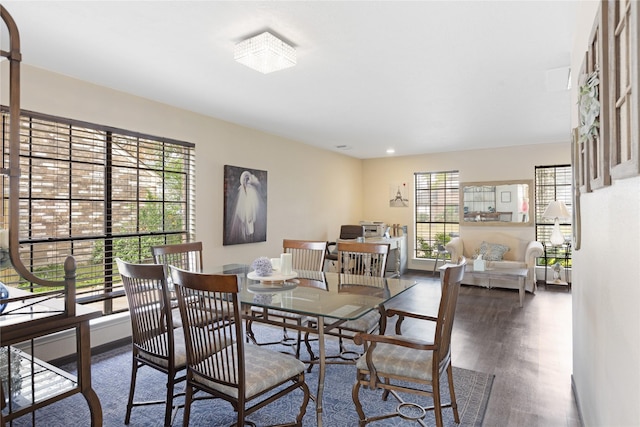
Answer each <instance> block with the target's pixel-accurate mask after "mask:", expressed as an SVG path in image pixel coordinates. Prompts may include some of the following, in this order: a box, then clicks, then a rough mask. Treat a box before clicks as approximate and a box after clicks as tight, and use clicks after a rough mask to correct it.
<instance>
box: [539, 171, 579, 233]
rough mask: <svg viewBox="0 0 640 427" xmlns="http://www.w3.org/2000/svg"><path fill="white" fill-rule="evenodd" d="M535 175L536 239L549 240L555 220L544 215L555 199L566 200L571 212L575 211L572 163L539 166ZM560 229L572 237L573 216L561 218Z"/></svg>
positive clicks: (565, 202)
mask: <svg viewBox="0 0 640 427" xmlns="http://www.w3.org/2000/svg"><path fill="white" fill-rule="evenodd" d="M535 176H536V180H535V181H536V182H535V187H536V195H535V201H536V204H535V214H536V240H537V241H539V242H549V241H550V238H551V231H552V228H553V225H554V220H553V219H550V218H544V217H543V216H542V215H543V213H544V211H545V209H546V208H547V206H549V203H551V202H553V201H554V200H560V201H562V202H564V204H565V205H566V206H567V210H568V211H569V214H571V212H572V211H573V198H572V193H571V191H572V180H573V175H572V168H571V166H570V165H557V166H537V167H536V168H535ZM560 231H561V232H562V234H563V235H564V236H565V237H567V238H569V237H571V235H572V234H571V233H572V231H571V217H569V218H562V219H560Z"/></svg>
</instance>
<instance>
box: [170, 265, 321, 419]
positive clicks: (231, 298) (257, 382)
mask: <svg viewBox="0 0 640 427" xmlns="http://www.w3.org/2000/svg"><path fill="white" fill-rule="evenodd" d="M169 268H170V271H171V277H172V279H173V282H174V284H175V287H176V293H177V295H178V306H179V308H180V314H181V315H182V323H183V328H184V334H185V344H186V350H187V387H186V397H185V411H184V425H185V426H187V425H189V416H190V411H191V403H192V401H193V396H194V393H195V392H197V391H203V392H205V393H208V394H210V395H212V396H213V397H215V398H220V399H223V400H226V401H227V402H229V403H231V404H232V405H233V407H234V409H235V411H236V412H237V416H238V419H237V423H236V425H237V426H244V425H245V424H246V423H249V422H248V421H247V420H246V418H247V417H248V416H249V415H251V414H252V413H254V412H255V411H257V410H258V409H260V408H262V407H264V406H266V405H268V404H269V403H271V402H273V401H275V400H277V399H280V398H283V397H284V396H286V395H288V394H289V393H290V392H292V391H295V390H300V391H301V392H302V396H301V397H302V399H301V400H302V402H301V405H300V410H299V411H298V415H297V417H296V419H295V422H291V423H289V424H286V425H292V426H302V418H303V417H304V414H305V412H306V408H307V404H308V402H309V389H308V387H307V384H306V383H305V380H304V369H305V366H304V364H303V363H302V362H301V361H299V360H298V359H296V358H295V357H293V356H291V355H288V354H282V353H280V352H277V351H274V350H271V349H268V348H264V347H260V346H255V345H250V344H249V345H246V344H245V342H244V341H245V340H244V336H243V328H242V322H241V313H240V308H239V307H240V304H239V302H240V301H239V299H238V290H239V287H238V276H237V275H235V274H227V275H222V274H217V275H216V274H204V273H194V272H190V271H186V270H182V269H178V268H175V267H173V266H171V267H169ZM194 300H197V301H201V302H202V303H203V304H204V307H202V306H201V307H199V308H198V307H194V305H193V304H192V303H191V302H192V301H194ZM217 312H229V313H231V317H232V319H233V321H232V322H228V323H221V324H219V325H218V327H216V328H214V329H212V328H203V327H201V325H202V324H206V323H208V322H207V321H208V320H210V321H214V320H215V313H217ZM208 316H211V318H208ZM294 396H295V394H294ZM283 425H285V424H283Z"/></svg>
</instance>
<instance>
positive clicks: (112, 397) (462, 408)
mask: <svg viewBox="0 0 640 427" xmlns="http://www.w3.org/2000/svg"><path fill="white" fill-rule="evenodd" d="M255 329H256V332H257V334H256V335H257V336H260V334H262V336H265V335H271V337H265V339H268V338H273V334H280V333H281V332H280V331H278V330H275V331H274V330H273V328H264V327H262V328H255ZM314 344H315V345H317V343H314ZM303 347H304V346H303ZM274 348H276V347H274ZM336 349H337V344H335V343H334V342H328V343H327V354H335V351H336ZM305 356H306V351H303V357H305ZM63 368H65V370H69V371H70V372H73V371H74V370H73V368H72V367H71V366H66V367H63ZM130 375H131V347H130V345H125V346H122V347H119V348H116V349H113V350H109V351H107V352H104V353H101V354H98V355H95V356H94V357H93V358H92V382H93V388H94V390H95V391H96V393H97V394H98V396H99V398H100V402H101V404H102V411H103V418H104V426H105V427H115V426H125V424H124V416H125V409H126V401H127V394H128V390H129V380H130ZM453 375H454V382H455V386H456V396H457V398H458V410H459V413H460V418H461V420H460V421H461V422H460V424H455V422H454V421H453V412H452V411H451V409H444V410H443V418H444V425H445V426H458V425H459V426H477V427H480V426H481V425H482V420H483V418H484V414H485V411H486V407H487V402H488V400H489V394H490V392H491V386H492V384H493V375H487V374H483V373H480V372H474V371H470V370H466V369H461V368H456V367H454V372H453ZM355 376H356V373H355V367H354V366H353V365H328V366H327V372H326V377H325V393H324V408H323V423H324V425H325V426H327V427H345V426H357V425H358V416H357V414H356V412H355V406H354V404H353V401H352V399H351V388H352V386H353V383H354V382H355ZM164 378H165V377H164V376H163V375H162V374H160V373H158V372H156V371H155V370H153V369H150V368H142V369H140V370H139V371H138V384H137V387H136V398H135V400H138V401H139V400H151V399H163V398H164V384H165V379H164ZM306 381H307V384H308V385H309V389H310V391H311V393H312V394H315V393H316V390H317V384H318V382H317V381H318V368H317V366H316V367H314V369H313V371H312V372H311V373H310V374H306ZM179 387H180V388H182V387H183V385H182V384H180V385H179ZM360 393H361V395H360V396H361V400H362V402H363V404H364V405H365V413H367V414H370V413H375V414H378V413H383V412H386V411H388V410H391V409H393V408H395V406H396V405H397V402H396V401H395V399H393V398H391V397H390V398H389V400H388V401H387V402H384V401H382V399H381V391H371V390H365V389H361V391H360ZM441 393H442V396H443V399H445V400H446V399H448V396H449V390H448V386H447V385H446V380H445V384H444V385H442V388H441ZM301 398H302V393H300V392H298V391H296V392H294V393H292V394H290V395H289V396H288V397H285V398H283V399H280V400H278V401H276V402H274V403H272V404H270V405H267V406H266V407H264V408H262V409H260V410H259V411H257V412H256V413H254V414H252V415H251V416H250V417H249V419H250V420H251V421H253V422H254V423H255V424H256V425H257V426H268V425H273V424H279V423H283V422H291V421H294V420H295V415H296V414H297V411H298V408H299V405H300V402H301ZM422 399H424V400H425V401H423V402H422V403H424V404H429V402H426V398H422ZM408 400H409V401H411V399H408ZM179 401H180V402H182V399H179ZM419 402H420V401H419ZM88 414H89V410H88V406H87V404H86V402H85V400H84V398H83V397H82V396H81V395H74V396H72V397H70V398H67V399H65V400H63V401H61V402H57V403H55V404H53V405H51V406H49V407H46V408H43V409H40V410H38V411H37V412H36V425H38V426H46V427H68V426H82V427H84V426H88V424H89V422H88V419H89V416H88ZM182 415H183V411H182V409H180V410H179V411H178V413H177V415H176V417H175V420H174V423H173V425H174V426H181V425H182ZM163 417H164V406H162V405H152V406H146V407H137V408H134V409H133V412H132V415H131V423H130V424H129V426H130V427H151V426H154V427H155V426H161V425H162V422H163ZM425 421H426V422H427V424H429V425H435V419H434V416H433V412H432V411H430V412H429V413H427V416H426V419H425ZM234 422H235V412H234V411H233V409H232V407H231V405H230V404H228V403H226V402H224V401H222V400H219V399H218V400H203V401H197V402H194V403H193V405H192V409H191V417H190V423H189V425H190V426H230V425H232V424H233V423H234ZM13 425H14V426H16V427H23V426H31V425H32V421H31V417H30V416H25V417H22V418H19V419H18V420H15V421H14V423H13ZM303 425H304V426H315V425H316V413H315V402H313V400H310V401H309V405H308V406H307V412H306V414H305V417H304V420H303ZM371 425H378V426H385V427H386V426H409V425H415V423H413V422H409V421H406V420H402V419H400V418H392V419H387V420H383V421H379V422H377V423H372V424H371Z"/></svg>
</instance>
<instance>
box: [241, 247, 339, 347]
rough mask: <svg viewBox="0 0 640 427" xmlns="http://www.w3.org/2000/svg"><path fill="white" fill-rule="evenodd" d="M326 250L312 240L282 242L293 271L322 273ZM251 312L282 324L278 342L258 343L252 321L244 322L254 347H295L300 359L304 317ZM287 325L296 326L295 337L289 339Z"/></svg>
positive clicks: (273, 311)
mask: <svg viewBox="0 0 640 427" xmlns="http://www.w3.org/2000/svg"><path fill="white" fill-rule="evenodd" d="M326 248H327V242H325V241H313V240H293V239H284V240H283V241H282V250H283V252H284V253H288V254H291V264H292V268H293V270H294V271H302V270H304V271H316V272H322V271H323V270H324V259H325V258H324V256H325V252H326ZM251 311H252V312H253V313H254V314H255V315H256V316H262V318H263V319H274V318H275V319H277V320H280V321H281V322H282V323H283V324H284V327H283V336H282V340H280V341H269V342H258V341H257V339H256V337H255V334H254V332H253V328H252V324H253V321H252V320H247V321H246V326H247V337H248V338H249V339H250V340H251V342H253V343H254V344H256V345H275V344H283V345H287V346H295V355H296V357H297V358H300V344H301V342H302V332H301V330H300V326H301V325H302V324H303V323H304V322H306V321H307V317H306V316H302V315H300V314H296V313H291V312H286V311H281V310H273V309H265V308H262V307H255V306H253V307H251ZM287 323H291V324H293V325H295V326H296V329H297V337H296V338H291V337H289V335H288V333H287V327H286V325H287Z"/></svg>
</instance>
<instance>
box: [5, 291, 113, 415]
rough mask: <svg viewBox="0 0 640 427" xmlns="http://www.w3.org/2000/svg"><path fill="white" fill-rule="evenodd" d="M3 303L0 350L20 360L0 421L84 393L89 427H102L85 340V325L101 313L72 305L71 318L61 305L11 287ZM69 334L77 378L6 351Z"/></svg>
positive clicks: (21, 355)
mask: <svg viewBox="0 0 640 427" xmlns="http://www.w3.org/2000/svg"><path fill="white" fill-rule="evenodd" d="M27 298H28V299H27ZM7 301H9V303H8V305H7V308H6V309H5V310H4V312H3V313H2V315H0V347H2V348H5V347H7V351H8V352H9V354H10V355H11V357H14V358H16V357H17V358H19V359H18V360H20V364H19V366H20V376H21V377H22V383H21V386H20V388H19V389H18V390H7V389H5V390H4V395H5V398H8V399H9V402H8V404H7V407H6V408H5V409H3V412H2V420H3V422H6V423H8V422H9V421H11V420H13V419H15V418H17V417H20V416H22V415H25V414H28V413H32V412H33V411H35V410H36V409H38V408H41V407H43V406H46V405H49V404H52V403H54V402H57V401H59V400H61V399H64V398H66V397H68V396H71V395H73V394H76V393H82V395H83V396H84V398H85V399H86V401H87V403H88V404H89V410H90V413H91V425H92V426H93V427H101V426H102V407H101V406H100V400H99V399H98V395H97V394H96V393H95V391H94V390H93V389H92V388H91V344H90V335H89V320H91V319H94V318H97V317H100V312H99V311H97V310H94V309H90V308H87V307H84V306H80V305H76V307H75V315H73V316H69V315H67V314H66V313H65V311H64V303H63V301H59V300H55V299H46V298H42V297H37V296H36V297H35V298H34V294H31V293H28V292H25V291H21V290H18V289H14V288H9V299H8V300H7ZM68 329H75V332H76V353H77V370H78V375H77V377H76V376H74V375H71V374H69V373H67V372H64V371H61V370H60V369H58V368H55V367H54V366H51V365H49V364H47V363H46V362H43V361H41V360H38V359H37V358H35V357H32V356H31V355H29V354H27V353H25V352H22V351H20V350H17V349H15V348H11V351H9V347H8V346H13V345H15V344H19V343H22V342H25V341H28V340H31V339H34V338H37V337H41V336H45V335H49V334H53V333H56V332H60V331H64V330H68ZM12 392H13V393H12Z"/></svg>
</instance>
